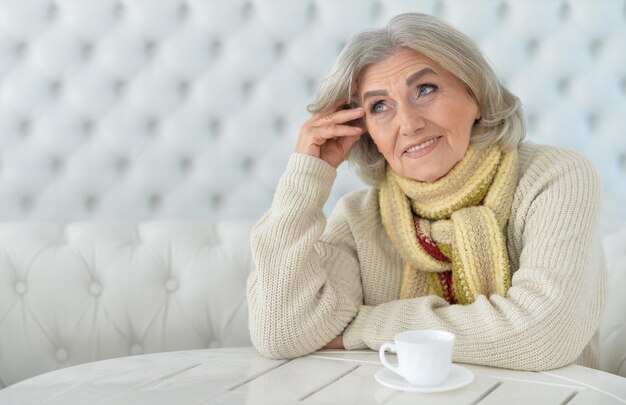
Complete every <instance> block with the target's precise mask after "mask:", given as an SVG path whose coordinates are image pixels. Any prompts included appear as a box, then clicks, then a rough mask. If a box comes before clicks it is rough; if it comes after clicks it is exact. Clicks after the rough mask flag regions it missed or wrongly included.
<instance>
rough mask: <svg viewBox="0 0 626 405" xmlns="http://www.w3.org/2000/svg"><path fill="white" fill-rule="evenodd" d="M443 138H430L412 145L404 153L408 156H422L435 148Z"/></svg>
mask: <svg viewBox="0 0 626 405" xmlns="http://www.w3.org/2000/svg"><path fill="white" fill-rule="evenodd" d="M439 139H441V137H440V136H437V137H435V138H432V139H429V140H427V141H426V142H422V143H420V144H418V145H415V146H411V147H410V148H409V149H407V150H406V151H405V152H404V154H403V155H405V156H407V157H421V156H424V155H426V154H427V153H428V152H430V151H431V150H432V149H434V148H435V146H436V143H437V141H438V140H439Z"/></svg>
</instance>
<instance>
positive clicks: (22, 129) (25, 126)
mask: <svg viewBox="0 0 626 405" xmlns="http://www.w3.org/2000/svg"><path fill="white" fill-rule="evenodd" d="M17 130H18V132H19V133H20V135H22V136H27V135H28V134H30V130H31V124H30V120H28V119H23V120H21V121H20V122H19V124H18V129H17Z"/></svg>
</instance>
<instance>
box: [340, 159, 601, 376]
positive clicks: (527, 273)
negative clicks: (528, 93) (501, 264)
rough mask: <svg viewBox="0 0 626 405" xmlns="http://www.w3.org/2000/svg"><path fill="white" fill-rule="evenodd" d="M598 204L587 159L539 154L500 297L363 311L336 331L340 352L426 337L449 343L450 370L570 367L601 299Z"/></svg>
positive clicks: (513, 229) (528, 176)
mask: <svg viewBox="0 0 626 405" xmlns="http://www.w3.org/2000/svg"><path fill="white" fill-rule="evenodd" d="M530 159H531V158H529V160H530ZM555 162H556V163H555ZM600 199H601V184H600V179H599V177H598V175H597V173H596V172H595V170H594V168H593V167H592V165H591V164H590V163H589V162H588V161H587V160H586V159H584V158H582V157H579V156H578V155H574V154H572V153H570V152H565V151H560V150H549V151H548V152H546V153H543V156H542V157H540V158H537V159H535V161H533V162H532V164H531V166H530V168H529V169H528V170H527V171H526V173H525V174H524V176H523V178H522V180H521V181H520V183H519V185H518V188H517V190H516V196H515V201H516V202H515V203H514V206H513V208H512V214H511V217H510V218H509V225H508V227H507V229H508V233H507V239H508V240H509V251H510V252H509V253H510V256H511V262H512V269H513V271H514V275H513V279H512V286H511V288H510V289H509V291H508V293H507V295H506V297H503V296H500V295H496V294H494V295H492V296H491V297H485V296H479V297H478V299H477V300H476V301H475V302H474V303H472V304H470V305H448V304H447V303H446V302H445V301H444V300H443V299H441V298H439V297H435V296H428V297H420V298H415V299H407V300H396V301H390V302H386V303H383V304H380V305H376V306H368V305H364V306H361V307H360V308H359V312H358V315H357V316H356V318H355V319H354V321H353V322H352V323H351V324H350V325H349V326H348V328H347V329H346V331H345V332H344V345H345V346H346V348H348V349H355V348H365V347H370V348H372V349H378V348H379V347H380V346H381V344H382V343H383V342H386V341H392V340H393V336H394V335H395V334H396V333H398V332H400V331H403V330H407V329H425V328H434V329H443V330H448V331H451V332H454V333H455V334H456V343H455V352H454V361H457V362H465V363H474V364H483V365H488V366H496V367H505V368H511V369H524V370H543V369H551V368H557V367H561V366H564V365H566V364H569V363H572V362H574V361H575V360H576V359H577V358H578V357H579V356H580V355H581V352H582V351H583V349H585V347H586V346H587V344H588V343H589V342H590V340H591V338H592V336H593V335H594V333H595V331H596V329H597V326H598V324H599V321H600V317H601V314H602V309H603V306H604V300H605V282H606V281H605V277H606V276H605V268H604V261H603V260H604V259H603V255H602V249H601V245H600V242H599V238H598V236H599V235H597V234H596V222H597V216H598V211H599V206H600Z"/></svg>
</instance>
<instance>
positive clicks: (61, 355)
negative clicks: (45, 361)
mask: <svg viewBox="0 0 626 405" xmlns="http://www.w3.org/2000/svg"><path fill="white" fill-rule="evenodd" d="M54 357H55V358H56V359H57V361H60V362H65V361H67V359H69V358H70V354H69V353H68V352H67V350H65V349H57V351H56V353H55V354H54Z"/></svg>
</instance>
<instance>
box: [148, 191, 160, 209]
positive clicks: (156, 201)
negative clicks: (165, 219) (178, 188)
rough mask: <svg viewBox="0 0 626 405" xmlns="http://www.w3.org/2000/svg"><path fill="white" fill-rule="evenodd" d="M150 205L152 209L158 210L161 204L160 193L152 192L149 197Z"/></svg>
mask: <svg viewBox="0 0 626 405" xmlns="http://www.w3.org/2000/svg"><path fill="white" fill-rule="evenodd" d="M148 205H149V206H150V209H151V210H153V211H154V210H157V209H159V207H160V206H161V196H160V195H159V194H152V195H151V196H150V198H149V199H148Z"/></svg>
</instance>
